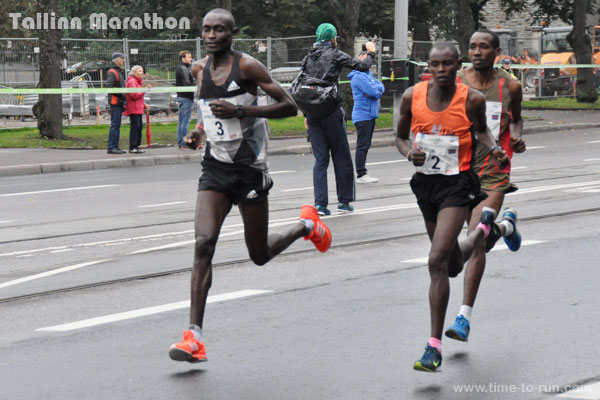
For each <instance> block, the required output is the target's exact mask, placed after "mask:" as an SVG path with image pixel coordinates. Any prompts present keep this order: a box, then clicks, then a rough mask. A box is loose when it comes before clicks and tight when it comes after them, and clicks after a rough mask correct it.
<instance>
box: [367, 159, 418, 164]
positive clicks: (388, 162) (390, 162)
mask: <svg viewBox="0 0 600 400" xmlns="http://www.w3.org/2000/svg"><path fill="white" fill-rule="evenodd" d="M401 162H408V160H393V161H380V162H371V163H367V164H366V165H382V164H393V163H401Z"/></svg>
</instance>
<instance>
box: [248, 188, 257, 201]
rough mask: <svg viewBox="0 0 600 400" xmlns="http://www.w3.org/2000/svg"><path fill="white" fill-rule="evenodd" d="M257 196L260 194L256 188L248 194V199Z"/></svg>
mask: <svg viewBox="0 0 600 400" xmlns="http://www.w3.org/2000/svg"><path fill="white" fill-rule="evenodd" d="M257 197H258V194H257V193H256V190H254V189H252V190H251V191H249V192H248V194H247V195H246V198H247V199H255V198H257Z"/></svg>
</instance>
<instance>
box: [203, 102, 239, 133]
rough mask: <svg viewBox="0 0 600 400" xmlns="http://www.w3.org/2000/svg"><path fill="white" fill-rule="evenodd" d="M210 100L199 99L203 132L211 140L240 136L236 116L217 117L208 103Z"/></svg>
mask: <svg viewBox="0 0 600 400" xmlns="http://www.w3.org/2000/svg"><path fill="white" fill-rule="evenodd" d="M211 101H212V100H204V99H202V100H199V103H200V109H201V110H202V119H203V121H204V132H206V137H207V139H208V140H210V141H211V142H225V141H230V140H236V139H239V138H241V137H242V126H241V124H240V120H239V119H237V118H230V119H219V118H217V117H215V116H214V115H213V113H212V110H211V109H210V106H209V105H208V104H209V103H210V102H211Z"/></svg>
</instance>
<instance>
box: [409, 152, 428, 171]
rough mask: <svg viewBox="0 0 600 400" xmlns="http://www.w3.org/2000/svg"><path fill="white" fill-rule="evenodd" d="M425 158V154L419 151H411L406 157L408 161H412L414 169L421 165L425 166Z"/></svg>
mask: <svg viewBox="0 0 600 400" xmlns="http://www.w3.org/2000/svg"><path fill="white" fill-rule="evenodd" d="M425 157H426V154H425V152H424V151H423V150H421V149H412V150H411V151H410V152H409V153H408V157H407V158H409V161H412V163H413V165H414V166H415V167H420V166H422V165H423V164H425Z"/></svg>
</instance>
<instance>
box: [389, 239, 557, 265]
mask: <svg viewBox="0 0 600 400" xmlns="http://www.w3.org/2000/svg"><path fill="white" fill-rule="evenodd" d="M540 243H546V241H545V240H523V242H521V247H523V246H531V245H532V244H540ZM498 250H508V247H506V245H505V244H504V243H498V244H496V246H494V248H493V249H492V250H491V251H498ZM428 260H429V257H420V258H412V259H410V260H404V261H401V262H405V263H426V262H427V261H428Z"/></svg>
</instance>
